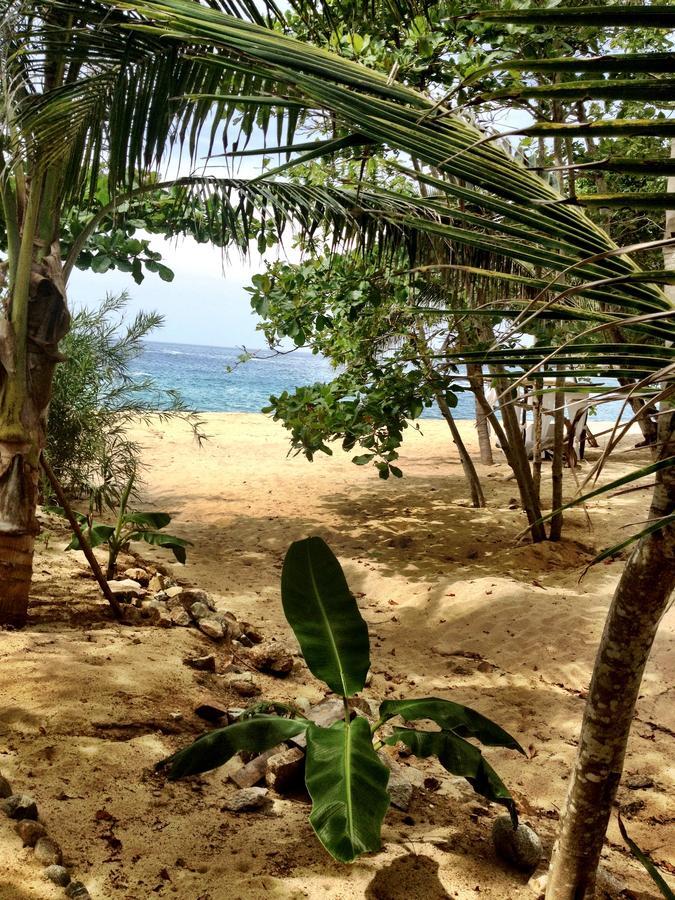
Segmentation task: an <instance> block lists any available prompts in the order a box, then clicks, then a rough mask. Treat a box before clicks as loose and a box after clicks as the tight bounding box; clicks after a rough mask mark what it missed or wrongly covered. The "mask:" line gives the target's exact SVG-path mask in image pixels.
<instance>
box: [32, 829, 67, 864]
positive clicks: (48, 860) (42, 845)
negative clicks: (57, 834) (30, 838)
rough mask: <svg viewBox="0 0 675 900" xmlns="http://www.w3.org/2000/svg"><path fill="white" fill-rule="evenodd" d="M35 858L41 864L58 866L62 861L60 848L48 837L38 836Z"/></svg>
mask: <svg viewBox="0 0 675 900" xmlns="http://www.w3.org/2000/svg"><path fill="white" fill-rule="evenodd" d="M34 852H35V859H37V861H38V862H39V863H42V865H43V866H60V865H61V863H62V862H63V853H61V848H60V847H59V845H58V844H57V843H56V841H53V840H52V839H51V838H50V837H47V836H45V837H41V838H38V841H37V843H36V844H35V851H34Z"/></svg>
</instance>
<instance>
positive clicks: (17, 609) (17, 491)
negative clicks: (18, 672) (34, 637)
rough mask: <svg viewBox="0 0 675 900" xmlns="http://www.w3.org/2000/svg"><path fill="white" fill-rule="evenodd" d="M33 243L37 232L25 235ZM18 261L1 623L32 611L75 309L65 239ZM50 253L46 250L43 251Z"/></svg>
mask: <svg viewBox="0 0 675 900" xmlns="http://www.w3.org/2000/svg"><path fill="white" fill-rule="evenodd" d="M28 242H29V243H30V245H31V248H30V249H31V251H32V249H33V243H34V242H33V239H32V234H31V235H30V237H29V238H27V239H26V241H25V243H28ZM46 249H47V251H48V255H43V256H42V258H41V260H40V262H39V263H37V262H35V261H33V260H32V259H31V256H30V255H29V256H28V263H27V264H24V265H23V266H19V268H18V272H17V277H16V280H15V283H14V290H13V292H12V296H11V300H12V303H11V311H10V315H9V316H8V317H7V318H5V319H3V320H2V324H3V328H2V329H0V333H4V334H5V335H9V337H8V338H7V343H6V346H5V348H4V349H5V350H8V349H9V352H6V353H4V354H2V356H0V358H2V360H3V363H4V365H0V625H12V626H21V625H23V624H24V623H25V621H26V617H27V614H28V597H29V593H30V583H31V576H32V561H33V549H34V543H35V535H36V534H37V533H38V530H39V527H38V523H37V518H36V515H35V511H36V507H37V498H38V481H39V467H40V454H41V453H42V450H43V448H44V445H45V437H46V427H47V410H48V407H49V398H50V396H51V384H52V374H53V371H54V367H55V365H56V363H57V362H58V361H59V360H60V356H59V353H58V343H59V341H60V340H61V338H62V337H63V336H64V335H65V333H66V332H67V330H68V326H69V324H70V317H69V315H68V311H67V309H66V303H65V285H64V284H63V279H62V276H61V260H60V257H59V253H58V247H56V246H54V247H51V248H46ZM43 253H44V251H43Z"/></svg>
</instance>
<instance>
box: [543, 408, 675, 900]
mask: <svg viewBox="0 0 675 900" xmlns="http://www.w3.org/2000/svg"><path fill="white" fill-rule="evenodd" d="M659 440H660V442H661V441H662V442H663V443H662V445H661V448H660V452H659V455H660V456H661V458H664V457H666V456H672V455H673V454H674V453H675V413H671V414H670V415H665V416H661V417H660V422H659ZM674 511H675V470H674V469H673V468H670V469H662V470H661V471H660V472H659V473H657V484H656V487H655V489H654V495H653V499H652V505H651V509H650V513H649V518H650V519H656V518H660V517H662V516H667V515H670V514H672V513H673V512H674ZM674 588H675V526H673V525H672V524H670V525H668V526H666V527H665V528H663V529H662V530H660V531H657V532H654V533H653V534H651V535H648V536H647V537H644V538H642V539H641V540H640V542H639V543H638V544H637V546H636V547H635V549H634V550H633V552H632V553H631V556H630V558H629V560H628V562H627V563H626V566H625V568H624V570H623V573H622V575H621V580H620V581H619V584H618V586H617V589H616V592H615V594H614V598H613V600H612V605H611V607H610V610H609V613H608V616H607V622H606V624H605V630H604V633H603V635H602V640H601V642H600V648H599V650H598V655H597V658H596V661H595V667H594V669H593V679H592V681H591V686H590V690H589V694H588V700H587V702H586V711H585V714H584V719H583V723H582V726H581V737H580V741H579V750H578V753H577V760H576V764H575V767H574V773H573V776H572V780H571V783H570V787H569V792H568V795H567V801H566V803H565V810H564V813H563V816H562V819H561V822H560V830H559V834H558V839H557V841H556V845H555V847H554V850H553V858H552V860H551V868H550V871H549V877H548V885H547V889H546V900H591V898H593V896H594V884H595V874H596V870H597V867H598V863H599V860H600V852H601V850H602V846H603V843H604V840H605V833H606V831H607V825H608V822H609V817H610V815H611V812H612V804H613V802H614V798H615V797H616V792H617V788H618V786H619V780H620V778H621V772H622V770H623V762H624V757H625V754H626V745H627V743H628V735H629V732H630V727H631V722H632V720H633V715H634V712H635V703H636V700H637V697H638V692H639V690H640V684H641V682H642V675H643V672H644V669H645V665H646V664H647V659H648V657H649V652H650V650H651V647H652V643H653V641H654V637H655V635H656V630H657V628H658V625H659V622H660V621H661V618H662V616H663V614H664V612H665V611H666V608H667V606H668V601H669V599H670V596H671V594H672V592H673V589H674Z"/></svg>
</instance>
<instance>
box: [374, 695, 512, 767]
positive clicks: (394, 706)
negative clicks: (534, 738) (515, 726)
mask: <svg viewBox="0 0 675 900" xmlns="http://www.w3.org/2000/svg"><path fill="white" fill-rule="evenodd" d="M394 716H402V717H403V718H404V719H406V720H408V721H410V722H414V721H415V720H416V719H431V721H432V722H435V723H436V724H437V725H440V727H441V728H442V729H444V730H445V731H452V732H454V733H455V734H458V735H460V736H467V735H469V736H471V737H475V738H478V740H479V741H480V742H481V743H482V744H485V745H486V746H488V747H508V748H509V749H511V750H517V751H518V752H519V753H523V754H524V753H525V751H524V750H523V748H522V747H521V746H520V744H519V743H518V741H517V740H516V739H515V738H514V737H511V735H510V734H509V733H508V732H507V731H504V729H503V728H500V727H499V725H497V724H496V723H495V722H492V721H491V720H490V719H488V718H486V717H485V716H482V715H481V714H480V713H478V712H476V711H475V710H473V709H470V708H469V707H468V706H462V704H461V703H453V702H452V701H451V700H440V699H438V698H437V697H423V698H421V699H419V700H385V701H384V702H383V703H381V704H380V717H381V720H382V721H383V722H387V721H388V720H389V719H391V718H393V717H394Z"/></svg>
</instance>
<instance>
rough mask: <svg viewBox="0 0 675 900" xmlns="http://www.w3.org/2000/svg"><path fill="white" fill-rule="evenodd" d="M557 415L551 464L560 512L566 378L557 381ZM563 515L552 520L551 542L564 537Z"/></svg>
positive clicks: (555, 505)
mask: <svg viewBox="0 0 675 900" xmlns="http://www.w3.org/2000/svg"><path fill="white" fill-rule="evenodd" d="M553 402H554V405H555V413H554V419H553V462H552V464H551V505H552V507H553V509H554V510H556V509H557V510H559V509H560V507H561V506H562V501H563V445H564V443H565V405H564V404H565V378H564V377H563V376H560V375H558V377H557V378H556V380H555V400H554V401H553ZM562 526H563V514H562V512H557V513H556V514H555V515H554V516H553V518H552V519H551V531H550V535H549V540H551V541H559V540H560V536H561V535H562Z"/></svg>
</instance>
